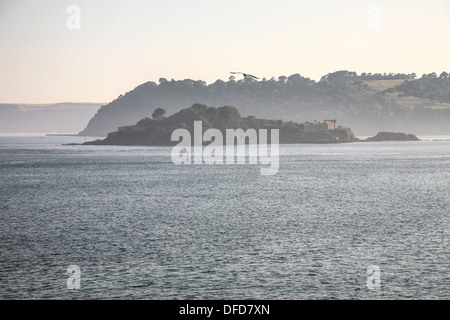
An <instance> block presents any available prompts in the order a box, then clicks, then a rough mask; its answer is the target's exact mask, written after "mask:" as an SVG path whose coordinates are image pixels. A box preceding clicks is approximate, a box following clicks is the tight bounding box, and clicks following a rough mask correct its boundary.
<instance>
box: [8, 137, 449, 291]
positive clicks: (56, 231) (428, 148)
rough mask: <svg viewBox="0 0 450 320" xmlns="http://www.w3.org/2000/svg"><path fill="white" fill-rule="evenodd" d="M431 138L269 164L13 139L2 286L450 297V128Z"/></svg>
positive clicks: (290, 149)
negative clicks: (268, 170)
mask: <svg viewBox="0 0 450 320" xmlns="http://www.w3.org/2000/svg"><path fill="white" fill-rule="evenodd" d="M425 140H426V141H419V142H383V143H349V144H339V145H281V146H280V167H279V171H278V173H277V174H276V175H273V176H262V175H260V166H259V165H250V164H246V165H206V164H203V165H178V166H177V165H175V164H173V163H172V161H171V157H170V153H171V148H170V147H124V146H75V145H63V144H64V143H71V142H72V143H73V142H79V143H82V142H83V138H82V137H42V136H33V137H25V136H23V137H12V136H9V137H0V237H1V240H0V245H1V250H0V298H1V299H280V300H281V299H449V298H450V272H449V267H448V264H449V258H450V250H449V241H448V239H449V216H450V141H448V140H449V137H446V138H445V137H444V138H442V137H439V138H437V139H425ZM433 140H439V141H433ZM69 266H77V267H78V268H79V271H80V272H79V276H80V278H79V285H80V287H79V289H72V290H71V289H70V286H69V281H68V280H69V278H70V277H71V274H70V273H68V272H67V269H68V267H69ZM373 266H376V267H378V268H379V270H380V272H379V275H378V276H379V277H378V280H377V281H378V286H377V287H375V288H373V287H370V286H369V285H368V283H369V280H368V279H369V276H370V275H369V274H368V268H369V267H373Z"/></svg>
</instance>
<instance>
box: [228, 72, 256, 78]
mask: <svg viewBox="0 0 450 320" xmlns="http://www.w3.org/2000/svg"><path fill="white" fill-rule="evenodd" d="M230 73H231V74H242V75H243V76H244V77H252V78H255V79H259V78H258V77H255V76H253V75H251V74H248V73H243V72H230Z"/></svg>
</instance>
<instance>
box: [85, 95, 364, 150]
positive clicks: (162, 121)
mask: <svg viewBox="0 0 450 320" xmlns="http://www.w3.org/2000/svg"><path fill="white" fill-rule="evenodd" d="M164 114H165V110H163V109H160V108H158V109H157V110H155V112H154V113H153V118H152V119H150V118H144V119H142V120H140V121H139V122H137V123H136V124H135V125H131V126H123V127H119V128H118V130H117V131H115V132H111V133H109V134H108V136H107V137H106V138H105V139H103V140H100V139H99V140H95V141H90V142H86V143H84V144H85V145H139V146H174V145H176V144H177V143H178V141H171V135H172V132H173V131H174V130H176V129H180V128H181V129H186V130H188V131H189V132H191V133H193V131H194V121H202V130H203V132H204V131H206V130H207V129H211V128H215V129H218V130H220V131H221V132H223V133H225V131H226V129H239V128H240V129H243V130H247V129H255V130H258V129H268V130H271V129H278V130H279V142H280V144H296V143H322V144H329V143H346V142H356V141H360V140H359V139H357V138H356V137H355V135H354V134H353V132H352V130H351V129H349V128H345V127H341V126H338V124H337V120H324V121H322V122H317V121H315V122H306V123H296V122H292V121H290V122H285V121H282V120H268V119H257V118H255V117H253V116H249V117H242V116H241V114H240V113H239V111H238V110H237V109H236V108H234V107H231V106H223V107H219V108H216V107H208V106H206V105H202V104H194V105H193V106H191V107H190V108H186V109H182V110H180V111H178V112H177V113H175V114H173V115H171V116H169V117H164Z"/></svg>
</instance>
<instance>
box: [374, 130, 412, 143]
mask: <svg viewBox="0 0 450 320" xmlns="http://www.w3.org/2000/svg"><path fill="white" fill-rule="evenodd" d="M366 141H369V142H375V141H420V139H419V138H417V137H416V136H415V135H413V134H406V133H403V132H380V133H378V134H377V135H376V136H375V137H371V138H368V139H367V140H366Z"/></svg>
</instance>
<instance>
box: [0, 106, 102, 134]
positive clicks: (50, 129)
mask: <svg viewBox="0 0 450 320" xmlns="http://www.w3.org/2000/svg"><path fill="white" fill-rule="evenodd" d="M100 107H101V104H96V103H57V104H50V105H29V104H0V133H9V134H11V133H12V134H14V133H18V134H19V133H78V132H79V131H80V130H81V129H83V128H84V127H85V126H86V124H87V123H88V122H89V120H90V119H91V118H92V117H93V116H94V115H95V113H96V112H97V110H98V109H99V108H100ZM105 136H106V135H105Z"/></svg>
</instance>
